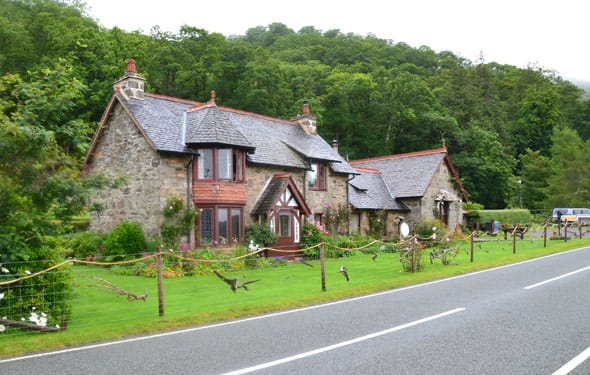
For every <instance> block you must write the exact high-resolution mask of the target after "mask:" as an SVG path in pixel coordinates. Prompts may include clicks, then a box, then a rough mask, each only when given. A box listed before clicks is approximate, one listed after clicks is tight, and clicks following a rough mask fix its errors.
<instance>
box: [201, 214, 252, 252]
mask: <svg viewBox="0 0 590 375" xmlns="http://www.w3.org/2000/svg"><path fill="white" fill-rule="evenodd" d="M242 221H243V218H242V209H241V208H238V207H223V206H216V207H207V208H201V210H200V221H199V230H200V233H201V244H203V245H207V244H212V245H214V246H217V245H219V246H226V245H228V246H229V245H233V244H236V243H240V242H242V237H243V235H242Z"/></svg>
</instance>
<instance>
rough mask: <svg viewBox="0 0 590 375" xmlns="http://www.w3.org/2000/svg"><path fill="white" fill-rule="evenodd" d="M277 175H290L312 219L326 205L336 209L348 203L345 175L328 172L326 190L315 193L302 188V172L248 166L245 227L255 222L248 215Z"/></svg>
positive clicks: (303, 174)
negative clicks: (302, 196) (263, 190)
mask: <svg viewBox="0 0 590 375" xmlns="http://www.w3.org/2000/svg"><path fill="white" fill-rule="evenodd" d="M277 173H288V174H290V175H291V178H292V179H293V181H294V182H295V185H296V186H297V189H299V192H300V193H301V194H302V195H304V197H305V201H306V203H307V205H308V207H309V209H310V210H311V212H312V215H311V218H312V219H313V214H319V213H323V212H324V210H325V207H326V205H332V206H333V207H338V205H346V204H347V202H348V197H347V187H348V184H347V182H346V180H347V176H346V175H341V174H336V173H332V171H331V170H330V171H329V172H328V188H327V190H326V191H316V190H309V189H307V188H304V186H303V184H304V176H305V171H303V170H295V169H286V168H279V167H270V166H259V165H252V164H248V166H247V170H246V178H247V181H248V182H247V183H248V188H247V190H248V191H247V199H246V207H245V213H246V214H247V215H246V220H245V225H249V224H252V223H253V221H254V220H255V218H253V217H251V216H250V215H249V214H250V212H251V211H252V208H253V207H254V204H255V203H256V201H257V200H258V198H259V197H260V194H262V189H263V188H264V186H265V184H266V182H267V181H268V180H269V179H270V178H271V177H272V176H273V175H275V174H277Z"/></svg>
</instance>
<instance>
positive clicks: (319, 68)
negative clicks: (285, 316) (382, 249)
mask: <svg viewBox="0 0 590 375" xmlns="http://www.w3.org/2000/svg"><path fill="white" fill-rule="evenodd" d="M128 58H133V59H135V60H136V61H137V68H138V72H139V73H140V74H142V75H143V76H144V77H146V80H147V88H146V90H147V91H150V92H153V93H157V94H163V95H169V96H175V97H180V98H186V99H193V100H199V101H206V100H207V99H208V98H209V93H210V91H211V90H215V92H216V95H217V99H216V100H217V102H218V103H219V104H221V105H223V106H227V107H234V108H238V109H243V110H246V111H251V112H256V113H260V114H264V115H268V116H273V117H279V118H286V119H290V118H292V117H294V116H295V115H297V114H298V113H299V111H300V110H301V105H302V102H303V100H308V101H309V103H310V108H311V111H312V113H313V114H314V115H315V116H316V117H317V118H318V131H319V133H320V134H321V135H322V136H323V137H324V138H325V139H327V140H329V141H331V140H332V139H335V140H338V142H339V144H340V150H341V152H342V153H343V154H345V156H347V157H348V158H350V159H358V158H366V157H372V156H379V155H387V154H395V153H405V152H413V151H419V150H424V149H429V148H438V147H441V145H443V144H445V145H446V147H447V149H448V153H449V156H450V158H451V160H452V162H453V164H454V165H455V167H456V168H457V170H458V171H459V174H460V176H461V178H462V181H463V183H464V187H465V188H466V189H467V191H468V192H469V197H470V201H472V202H474V203H478V204H481V205H483V206H484V207H485V208H490V209H497V208H505V207H509V206H512V207H518V206H522V207H525V208H529V209H546V208H550V207H553V206H590V202H589V200H590V179H588V178H587V177H586V176H585V174H584V173H583V172H584V169H585V167H586V166H587V165H588V163H587V162H588V159H590V152H586V151H585V150H586V149H587V148H588V147H589V146H588V139H589V138H590V101H589V100H588V97H587V96H585V93H584V90H583V89H582V88H581V87H578V86H576V85H575V84H574V83H572V82H569V81H567V80H564V79H563V78H562V77H560V76H558V75H557V74H556V73H554V72H552V71H549V70H546V69H544V68H543V67H542V66H529V67H527V68H526V69H523V68H517V67H515V66H511V65H504V64H497V63H495V62H493V61H484V60H483V59H481V60H478V61H469V60H467V59H465V58H463V57H461V56H457V55H455V54H453V53H451V52H448V51H442V52H435V51H433V50H432V49H431V48H429V47H428V46H421V47H418V48H416V47H412V46H409V45H407V44H405V43H403V42H394V41H391V40H384V39H379V38H377V37H374V36H359V35H354V34H351V33H343V32H341V31H339V30H325V31H322V30H317V29H316V28H314V26H313V25H310V26H307V27H304V28H301V29H300V30H292V29H290V28H289V27H288V26H287V25H284V24H280V23H274V24H270V25H267V26H253V27H252V28H250V29H248V30H246V31H245V33H244V35H239V36H232V37H226V36H224V35H221V34H218V33H211V32H208V31H207V30H204V29H201V28H199V25H185V26H183V27H181V28H180V30H178V32H176V33H170V32H163V31H161V30H160V29H158V28H157V27H154V28H152V30H150V31H149V33H142V32H139V31H136V32H126V31H123V30H121V29H119V28H112V29H107V28H105V27H103V26H101V25H100V24H98V23H97V22H96V21H95V20H94V19H93V18H91V17H90V16H89V15H88V13H87V9H86V8H85V5H84V3H83V2H79V1H69V2H66V3H64V2H60V1H54V0H0V108H1V109H2V113H1V115H2V127H3V128H4V132H9V133H10V134H16V133H15V132H17V131H21V130H22V129H23V127H31V129H34V130H35V131H39V133H35V136H31V137H32V138H26V137H25V138H23V139H21V141H22V142H23V144H20V145H15V144H11V142H17V140H14V141H10V140H9V138H6V140H5V141H3V142H4V145H3V146H0V147H3V148H1V149H0V151H2V152H3V153H7V152H9V150H14V149H18V147H24V146H23V145H25V144H29V145H30V143H31V142H32V141H31V139H34V140H36V141H37V142H40V140H41V139H45V138H44V137H49V138H51V139H54V140H55V147H57V148H58V151H59V152H60V153H63V156H64V157H66V156H67V157H68V158H71V160H74V161H77V162H80V161H81V159H82V157H83V155H84V152H85V151H86V149H87V147H88V143H89V141H90V138H91V136H92V134H93V132H94V129H95V128H96V126H97V122H98V120H99V119H100V117H101V115H102V111H103V110H104V108H105V106H106V104H107V101H108V100H109V97H110V95H111V92H112V83H113V81H114V80H115V79H117V78H118V77H120V76H122V75H123V74H124V69H125V66H126V61H127V59H128ZM27 129H28V128H27ZM31 131H32V130H31ZM7 134H8V133H7ZM27 134H29V133H27ZM31 134H32V133H31ZM29 135H30V134H29ZM23 137H24V136H23ZM49 138H47V139H49ZM25 140H26V141H25ZM58 151H55V152H58ZM60 155H62V154H60ZM37 157H38V155H37V156H35V155H33V154H32V155H31V156H30V158H29V159H27V158H24V157H23V159H22V160H14V159H12V158H11V157H9V156H8V154H5V155H3V156H0V158H1V159H4V160H3V161H2V160H0V165H2V169H3V170H2V172H3V173H5V174H8V175H14V170H11V168H13V169H14V168H17V169H19V171H20V172H19V173H21V172H22V173H23V176H24V175H26V173H27V171H28V168H29V167H24V166H19V167H17V166H16V165H17V163H18V162H22V163H29V162H30V161H31V160H32V159H36V158H37ZM60 157H61V156H60ZM2 162H4V163H2ZM70 162H71V161H70ZM63 164H67V163H66V162H65V161H64V162H63ZM27 180H28V178H23V179H22V180H19V181H18V183H26V181H27Z"/></svg>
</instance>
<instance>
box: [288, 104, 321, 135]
mask: <svg viewBox="0 0 590 375" xmlns="http://www.w3.org/2000/svg"><path fill="white" fill-rule="evenodd" d="M302 112H303V114H301V115H299V116H297V117H295V118H294V119H293V120H294V121H296V122H297V123H298V124H299V125H300V126H301V128H302V129H303V130H304V131H305V132H306V133H307V134H315V133H316V125H317V119H316V117H315V116H313V115H312V114H311V113H310V111H309V103H308V102H307V100H304V101H303V110H302Z"/></svg>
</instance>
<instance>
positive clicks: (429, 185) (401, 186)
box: [348, 147, 468, 237]
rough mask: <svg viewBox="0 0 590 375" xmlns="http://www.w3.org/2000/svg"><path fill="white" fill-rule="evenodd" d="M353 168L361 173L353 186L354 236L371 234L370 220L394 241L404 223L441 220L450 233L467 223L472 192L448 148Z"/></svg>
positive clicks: (355, 162)
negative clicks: (466, 203) (466, 205)
mask: <svg viewBox="0 0 590 375" xmlns="http://www.w3.org/2000/svg"><path fill="white" fill-rule="evenodd" d="M348 163H349V164H350V165H351V166H352V167H353V168H354V169H355V170H356V171H357V172H358V173H359V175H357V176H354V177H353V178H352V179H351V180H350V182H349V184H350V193H349V194H350V204H351V205H352V207H353V209H354V213H353V215H352V219H351V231H352V232H360V233H367V232H368V231H369V230H370V225H371V222H372V220H371V218H373V220H374V219H375V218H376V219H378V220H381V221H382V223H383V224H382V229H381V230H382V232H383V235H384V236H389V237H391V236H399V225H400V224H401V223H402V222H406V223H408V224H409V225H410V227H412V224H414V223H416V222H419V221H422V220H425V219H435V218H436V219H440V220H441V221H442V222H443V223H444V224H446V225H447V227H448V228H449V229H451V230H452V229H454V228H455V227H456V226H457V225H461V224H462V223H463V202H464V201H466V200H467V198H468V197H467V192H466V191H465V190H464V188H463V185H462V184H461V181H460V179H459V175H458V173H457V171H456V169H455V168H454V166H453V164H452V163H451V160H450V159H449V156H448V154H447V149H446V147H442V148H439V149H434V150H425V151H418V152H412V153H407V154H398V155H389V156H380V157H376V158H369V159H362V160H353V161H349V162H348ZM377 212H379V213H380V216H376V215H377ZM373 225H375V223H374V222H373Z"/></svg>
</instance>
